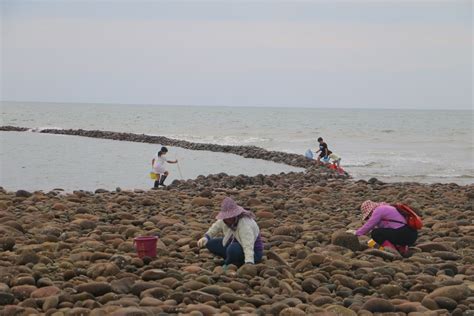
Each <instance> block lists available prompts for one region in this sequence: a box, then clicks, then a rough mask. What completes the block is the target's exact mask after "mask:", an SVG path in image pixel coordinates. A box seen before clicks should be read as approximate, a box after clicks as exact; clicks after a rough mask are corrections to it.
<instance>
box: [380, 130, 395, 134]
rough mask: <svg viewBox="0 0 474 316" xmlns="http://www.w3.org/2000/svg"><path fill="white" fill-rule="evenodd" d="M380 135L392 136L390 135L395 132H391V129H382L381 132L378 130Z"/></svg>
mask: <svg viewBox="0 0 474 316" xmlns="http://www.w3.org/2000/svg"><path fill="white" fill-rule="evenodd" d="M380 133H385V134H392V133H395V130H393V129H382V130H380Z"/></svg>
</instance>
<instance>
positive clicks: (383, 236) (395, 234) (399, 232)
mask: <svg viewBox="0 0 474 316" xmlns="http://www.w3.org/2000/svg"><path fill="white" fill-rule="evenodd" d="M371 236H372V239H373V240H375V242H376V243H378V244H379V245H381V244H383V242H384V241H386V240H388V241H390V242H391V243H392V244H394V245H398V246H412V245H413V244H414V243H415V241H416V239H417V238H418V232H417V231H416V230H414V229H411V228H410V227H408V226H406V225H405V226H403V227H400V228H397V229H393V228H376V229H374V230H372V233H371Z"/></svg>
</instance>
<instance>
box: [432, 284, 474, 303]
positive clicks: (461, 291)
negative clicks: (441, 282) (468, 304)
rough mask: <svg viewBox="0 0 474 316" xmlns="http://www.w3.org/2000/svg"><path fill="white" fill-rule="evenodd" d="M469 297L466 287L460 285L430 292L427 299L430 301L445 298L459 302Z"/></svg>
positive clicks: (469, 293) (469, 291)
mask: <svg viewBox="0 0 474 316" xmlns="http://www.w3.org/2000/svg"><path fill="white" fill-rule="evenodd" d="M470 295H472V293H471V290H470V289H469V288H468V287H467V286H466V285H464V284H461V285H450V286H443V287H440V288H438V289H436V290H434V291H433V292H431V293H430V294H429V295H428V296H427V297H428V298H431V299H435V298H437V297H447V298H450V299H453V300H455V301H456V302H459V301H462V300H465V299H466V298H468V297H469V296H470Z"/></svg>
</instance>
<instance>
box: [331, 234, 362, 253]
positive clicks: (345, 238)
mask: <svg viewBox="0 0 474 316" xmlns="http://www.w3.org/2000/svg"><path fill="white" fill-rule="evenodd" d="M331 243H332V244H333V245H336V246H341V247H344V248H347V249H350V250H352V251H358V250H360V243H359V238H357V236H356V235H354V234H351V233H346V232H342V231H337V232H335V233H333V234H332V236H331Z"/></svg>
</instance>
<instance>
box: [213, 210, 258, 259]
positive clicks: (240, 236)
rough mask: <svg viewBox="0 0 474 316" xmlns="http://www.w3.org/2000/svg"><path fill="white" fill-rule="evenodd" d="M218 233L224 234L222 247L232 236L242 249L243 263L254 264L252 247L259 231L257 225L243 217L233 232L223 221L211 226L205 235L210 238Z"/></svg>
mask: <svg viewBox="0 0 474 316" xmlns="http://www.w3.org/2000/svg"><path fill="white" fill-rule="evenodd" d="M219 233H222V234H224V239H223V240H222V245H223V246H225V245H226V244H227V243H228V242H229V240H231V238H232V236H234V237H235V239H236V240H237V241H238V242H239V244H240V245H241V246H242V248H243V249H244V256H245V262H246V263H248V262H250V263H255V262H254V260H255V258H254V245H255V241H256V240H257V236H258V234H260V229H259V228H258V225H257V223H256V222H255V221H254V220H253V219H251V218H248V217H243V218H241V219H240V220H239V223H238V224H237V228H236V230H235V231H233V230H232V229H230V228H229V226H227V225H226V224H225V223H224V221H223V220H218V221H216V222H215V223H214V224H212V226H211V228H209V230H208V231H207V233H206V235H207V236H209V237H210V238H214V237H216V236H217V235H218V234H219Z"/></svg>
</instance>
